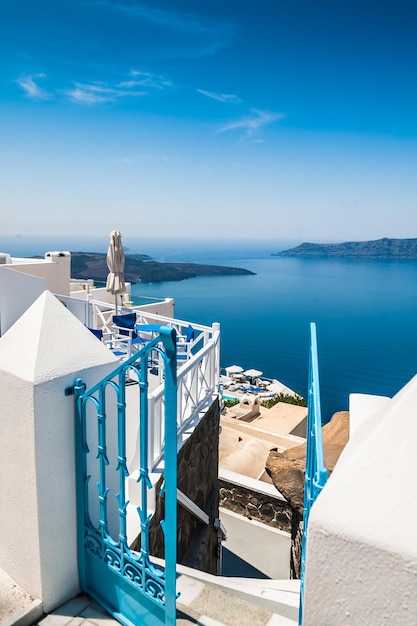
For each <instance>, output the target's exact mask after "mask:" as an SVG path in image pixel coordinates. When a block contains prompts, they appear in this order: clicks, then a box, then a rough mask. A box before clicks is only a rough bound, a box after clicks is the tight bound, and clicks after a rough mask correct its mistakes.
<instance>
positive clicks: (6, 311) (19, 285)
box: [0, 265, 46, 336]
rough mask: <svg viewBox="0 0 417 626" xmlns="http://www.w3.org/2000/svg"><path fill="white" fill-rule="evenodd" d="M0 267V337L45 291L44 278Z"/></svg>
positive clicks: (4, 266) (7, 266)
mask: <svg viewBox="0 0 417 626" xmlns="http://www.w3.org/2000/svg"><path fill="white" fill-rule="evenodd" d="M11 267H12V266H11V265H0V336H1V335H3V334H4V333H5V332H6V330H8V329H9V328H10V326H12V325H13V324H14V323H15V321H16V320H17V319H19V317H20V316H21V315H22V314H23V313H24V312H25V311H26V309H27V308H28V307H29V306H30V305H31V304H32V303H33V302H35V300H36V299H37V298H39V296H40V295H41V294H42V293H43V291H44V290H45V289H46V280H45V278H40V277H35V276H29V275H27V274H23V273H22V272H19V271H15V270H13V269H11Z"/></svg>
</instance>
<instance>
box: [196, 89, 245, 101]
mask: <svg viewBox="0 0 417 626" xmlns="http://www.w3.org/2000/svg"><path fill="white" fill-rule="evenodd" d="M197 91H198V93H201V94H203V96H207V98H212V99H213V100H218V102H225V103H227V104H241V102H242V100H241V99H240V98H239V96H235V95H234V94H227V93H215V92H214V91H205V90H204V89H197Z"/></svg>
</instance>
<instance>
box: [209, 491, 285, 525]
mask: <svg viewBox="0 0 417 626" xmlns="http://www.w3.org/2000/svg"><path fill="white" fill-rule="evenodd" d="M219 486H220V492H219V504H220V506H221V507H223V508H225V509H229V511H233V512H234V513H238V514H239V515H243V516H244V517H247V518H248V519H254V520H256V521H257V522H262V523H263V524H267V525H268V526H273V527H274V528H278V529H279V530H283V531H285V532H287V533H291V529H292V516H293V514H292V509H291V507H290V505H289V504H288V503H287V502H285V501H282V500H278V499H274V498H271V497H269V496H267V495H263V494H260V493H258V492H256V491H253V490H251V489H248V488H246V487H242V486H240V485H239V486H238V485H234V484H232V483H229V482H227V481H225V480H220V481H219Z"/></svg>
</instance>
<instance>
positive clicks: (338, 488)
mask: <svg viewBox="0 0 417 626" xmlns="http://www.w3.org/2000/svg"><path fill="white" fill-rule="evenodd" d="M416 442H417V377H414V378H413V379H412V380H411V381H410V382H409V383H408V384H407V385H406V386H405V387H404V388H403V389H402V390H401V391H400V392H399V393H398V394H397V395H396V396H394V398H392V400H391V401H390V402H384V403H383V405H382V406H381V408H380V409H379V410H378V411H376V412H374V413H373V414H372V415H370V416H369V417H368V419H366V420H365V421H364V422H363V424H362V425H361V426H359V427H358V428H357V429H356V430H355V431H354V432H353V434H352V437H351V439H350V440H349V443H348V444H347V446H346V447H345V449H344V451H343V453H342V455H341V456H340V458H339V461H338V463H337V465H336V468H335V470H334V472H333V474H332V476H331V477H330V479H329V481H328V483H327V484H326V486H325V488H324V489H323V491H322V493H321V494H320V495H319V497H318V498H317V500H316V502H315V504H314V505H313V507H312V510H311V515H310V519H309V530H308V541H307V553H306V557H307V559H306V577H305V599H304V620H303V626H319V625H321V624H323V625H324V624H329V625H330V624H331V625H332V626H339V625H340V626H342V625H343V626H353V625H355V626H362V625H363V626H382V625H387V626H388V625H389V626H392V625H393V624H395V625H396V626H410V624H416V623H417V621H416V620H417V593H416V591H417V499H416V498H415V477H416V475H417V443H416Z"/></svg>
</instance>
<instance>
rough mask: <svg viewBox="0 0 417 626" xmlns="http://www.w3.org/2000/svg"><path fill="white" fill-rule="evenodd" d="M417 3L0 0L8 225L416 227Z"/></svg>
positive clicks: (320, 231)
mask: <svg viewBox="0 0 417 626" xmlns="http://www.w3.org/2000/svg"><path fill="white" fill-rule="evenodd" d="M416 32H417V5H416V4H415V2H414V1H411V0H410V1H404V0H399V1H398V2H395V3H394V2H390V3H388V2H386V3H384V2H382V3H381V2H373V1H372V2H369V1H368V0H360V1H359V0H350V1H349V2H348V1H345V0H337V1H335V0H322V1H318V2H316V1H314V0H299V1H297V0H291V1H290V0H285V1H281V0H258V1H257V2H254V1H252V0H251V1H246V2H245V1H244V0H239V1H238V0H210V2H198V1H195V0H193V1H191V0H182V1H176V0H59V1H58V0H49V1H48V0H37V1H36V2H34V1H33V0H3V2H2V3H1V7H0V69H1V71H0V84H1V91H0V95H1V98H0V136H1V142H0V179H1V185H0V206H1V212H2V216H3V217H2V228H1V232H2V235H16V234H22V235H31V234H40V233H47V234H51V235H54V234H66V233H67V234H71V235H73V234H77V233H79V232H83V234H86V235H89V236H92V235H98V236H100V235H103V236H105V237H107V235H108V233H109V232H110V231H111V230H113V229H115V228H117V229H119V230H121V231H122V233H123V234H129V235H134V236H143V237H157V236H166V237H175V236H181V237H184V236H190V237H195V238H200V237H207V238H214V237H236V238H238V237H246V238H247V237H254V238H257V237H259V238H269V239H270V238H271V237H275V236H276V237H277V239H284V238H288V239H300V240H302V241H344V240H360V239H374V238H375V239H376V238H379V237H384V236H387V237H417V212H416V199H417V175H416V174H417V172H416V169H417V36H416Z"/></svg>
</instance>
